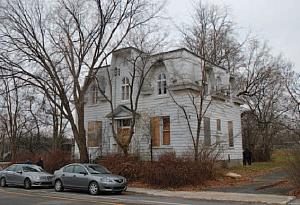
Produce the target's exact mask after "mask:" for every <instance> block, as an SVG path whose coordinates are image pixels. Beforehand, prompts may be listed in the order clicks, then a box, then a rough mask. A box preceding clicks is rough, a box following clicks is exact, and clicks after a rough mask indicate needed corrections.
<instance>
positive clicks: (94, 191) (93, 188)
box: [89, 182, 99, 195]
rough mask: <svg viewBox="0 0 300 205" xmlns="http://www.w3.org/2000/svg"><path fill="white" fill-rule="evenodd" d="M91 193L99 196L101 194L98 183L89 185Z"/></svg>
mask: <svg viewBox="0 0 300 205" xmlns="http://www.w3.org/2000/svg"><path fill="white" fill-rule="evenodd" d="M89 193H90V194H91V195H98V194H99V185H98V183H97V182H91V183H90V184H89Z"/></svg>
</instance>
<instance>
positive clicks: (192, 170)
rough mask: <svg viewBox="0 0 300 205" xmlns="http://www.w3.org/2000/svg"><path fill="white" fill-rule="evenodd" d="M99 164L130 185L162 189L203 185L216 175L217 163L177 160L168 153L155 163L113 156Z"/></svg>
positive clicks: (186, 159) (185, 158)
mask: <svg viewBox="0 0 300 205" xmlns="http://www.w3.org/2000/svg"><path fill="white" fill-rule="evenodd" d="M97 163H99V164H101V165H104V166H106V167H107V168H108V169H109V170H111V171H112V172H113V173H114V174H119V175H122V176H124V177H126V178H127V179H128V180H129V181H131V182H142V183H145V184H148V185H152V186H155V187H159V188H179V187H183V186H190V185H193V186H195V185H201V184H203V183H204V182H205V181H207V180H211V179H214V178H215V176H216V168H215V160H211V159H209V158H207V159H204V158H201V160H199V161H194V160H193V159H191V158H188V157H177V156H176V155H175V154H174V153H168V154H165V155H163V156H161V157H160V158H159V159H158V160H157V161H153V162H150V161H140V160H139V159H138V158H137V157H132V156H130V157H124V156H122V155H111V156H107V157H104V158H102V159H101V160H98V161H97Z"/></svg>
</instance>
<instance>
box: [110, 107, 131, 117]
mask: <svg viewBox="0 0 300 205" xmlns="http://www.w3.org/2000/svg"><path fill="white" fill-rule="evenodd" d="M131 115H132V112H131V110H130V109H129V108H128V107H127V106H125V105H118V107H117V108H116V109H114V111H113V112H110V113H108V114H107V115H106V116H105V117H107V118H112V117H115V118H118V117H129V116H131Z"/></svg>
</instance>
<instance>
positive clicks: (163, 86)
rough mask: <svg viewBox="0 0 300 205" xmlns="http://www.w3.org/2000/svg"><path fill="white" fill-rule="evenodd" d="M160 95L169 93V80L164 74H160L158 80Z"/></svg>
mask: <svg viewBox="0 0 300 205" xmlns="http://www.w3.org/2000/svg"><path fill="white" fill-rule="evenodd" d="M157 86H158V94H159V95H163V94H166V93H167V78H166V75H165V74H164V73H160V74H159V75H158V79H157Z"/></svg>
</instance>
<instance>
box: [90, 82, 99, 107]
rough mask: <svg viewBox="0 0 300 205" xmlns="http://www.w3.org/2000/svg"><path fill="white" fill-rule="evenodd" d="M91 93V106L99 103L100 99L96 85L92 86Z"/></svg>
mask: <svg viewBox="0 0 300 205" xmlns="http://www.w3.org/2000/svg"><path fill="white" fill-rule="evenodd" d="M90 92H91V104H92V105H95V104H97V103H98V97H99V93H98V88H97V86H96V85H95V84H94V85H92V87H91V91H90Z"/></svg>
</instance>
